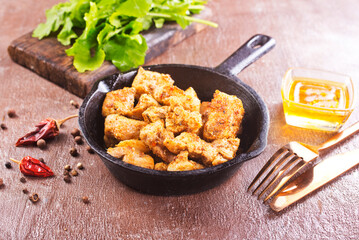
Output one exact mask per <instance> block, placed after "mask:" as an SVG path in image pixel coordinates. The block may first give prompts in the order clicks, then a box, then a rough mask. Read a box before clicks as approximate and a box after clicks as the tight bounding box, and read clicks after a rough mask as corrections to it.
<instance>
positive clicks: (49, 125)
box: [15, 115, 78, 147]
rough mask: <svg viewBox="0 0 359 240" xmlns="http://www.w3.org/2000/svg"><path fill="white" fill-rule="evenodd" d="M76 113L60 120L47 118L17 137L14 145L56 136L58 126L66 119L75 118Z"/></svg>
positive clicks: (58, 131)
mask: <svg viewBox="0 0 359 240" xmlns="http://www.w3.org/2000/svg"><path fill="white" fill-rule="evenodd" d="M77 116H78V115H72V116H69V117H67V118H64V119H61V120H55V119H52V118H47V119H45V120H42V121H41V122H40V123H38V124H37V125H35V127H36V129H35V130H34V131H32V132H29V133H27V134H26V135H25V136H23V137H21V138H19V139H18V140H17V142H16V144H15V146H16V147H20V146H26V145H34V144H36V143H37V141H38V140H40V139H44V140H45V139H49V138H53V137H56V136H57V135H59V133H60V126H61V124H63V123H64V122H66V121H67V120H69V119H71V118H75V117H77Z"/></svg>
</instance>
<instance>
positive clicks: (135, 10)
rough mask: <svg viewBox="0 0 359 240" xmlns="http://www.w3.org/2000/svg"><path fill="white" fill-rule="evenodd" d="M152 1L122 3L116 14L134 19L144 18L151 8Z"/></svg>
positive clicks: (129, 0) (138, 0) (141, 0)
mask: <svg viewBox="0 0 359 240" xmlns="http://www.w3.org/2000/svg"><path fill="white" fill-rule="evenodd" d="M151 4H152V0H127V1H125V2H124V3H122V4H121V5H120V6H119V8H118V9H116V14H117V15H118V16H119V15H126V16H132V17H144V16H146V14H147V13H148V11H149V10H150V8H151Z"/></svg>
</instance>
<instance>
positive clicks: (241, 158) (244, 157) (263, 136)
mask: <svg viewBox="0 0 359 240" xmlns="http://www.w3.org/2000/svg"><path fill="white" fill-rule="evenodd" d="M142 67H143V68H144V69H146V70H150V69H152V68H154V69H156V68H165V67H177V68H191V69H199V70H204V71H208V72H211V73H214V74H217V75H219V76H220V77H221V78H227V79H228V80H230V81H231V82H233V84H235V85H242V87H243V88H245V90H247V91H248V92H249V93H250V94H251V95H252V96H253V99H254V100H255V101H256V102H257V104H258V106H259V107H260V109H261V112H262V113H263V128H262V129H261V131H260V132H259V135H258V138H256V139H255V140H254V141H253V143H252V145H251V146H253V144H254V143H255V142H256V141H257V140H261V142H260V145H259V147H258V148H257V149H256V150H254V151H250V152H248V153H241V154H239V155H237V156H236V157H234V158H233V159H231V160H228V161H227V162H224V163H222V164H219V165H217V166H211V167H205V168H204V169H199V170H191V171H174V172H168V171H158V170H154V169H147V168H142V167H138V166H135V165H133V164H129V163H126V162H123V161H121V160H119V159H118V158H115V157H113V156H111V155H110V154H108V153H107V151H105V148H103V147H101V145H100V144H98V142H97V141H95V140H94V139H93V138H91V136H90V134H89V133H88V131H87V128H86V127H85V110H86V108H87V106H88V103H89V102H90V100H91V99H92V97H93V95H94V94H95V93H96V92H97V91H98V85H99V83H100V82H106V81H110V78H111V77H114V76H116V80H115V81H114V82H113V83H111V87H112V86H113V85H114V84H115V83H116V82H117V81H118V78H119V77H120V76H121V75H125V74H129V73H134V72H137V71H138V68H134V69H131V70H129V71H127V72H124V73H117V74H113V75H110V76H107V77H105V78H103V79H101V80H98V81H97V82H96V83H95V84H94V85H93V87H92V88H91V90H90V92H89V93H88V94H87V95H86V97H85V98H84V100H83V102H82V104H81V107H80V109H79V118H78V123H79V126H80V129H81V132H82V133H83V135H84V138H85V140H86V142H87V143H88V145H89V146H90V147H91V148H92V149H93V150H94V151H95V152H96V153H97V154H98V155H99V156H100V157H101V159H102V161H103V160H107V161H110V162H111V163H112V164H115V165H118V166H119V167H123V168H125V169H126V170H129V171H132V172H137V173H141V174H146V175H152V176H158V177H169V178H182V177H186V176H201V175H207V174H211V173H214V172H220V171H222V170H225V169H227V168H230V167H234V166H235V165H237V164H241V163H243V162H245V161H248V160H250V159H253V158H255V157H257V156H258V155H260V154H261V153H262V152H263V151H264V149H265V147H266V146H267V137H268V131H269V121H270V119H269V111H268V108H267V105H266V104H265V102H264V101H263V99H262V97H261V96H259V94H258V93H257V92H256V91H255V90H254V89H253V88H252V87H250V86H249V85H247V84H246V83H244V82H242V81H241V80H240V79H239V78H238V77H237V76H235V75H232V74H228V75H227V74H224V73H221V72H219V71H217V70H216V69H215V68H209V67H203V66H198V65H190V64H155V65H147V66H142ZM101 106H102V105H101ZM105 165H106V164H105Z"/></svg>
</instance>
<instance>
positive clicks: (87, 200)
mask: <svg viewBox="0 0 359 240" xmlns="http://www.w3.org/2000/svg"><path fill="white" fill-rule="evenodd" d="M82 201H83V202H84V203H85V204H88V203H90V200H89V198H88V197H86V196H84V197H82Z"/></svg>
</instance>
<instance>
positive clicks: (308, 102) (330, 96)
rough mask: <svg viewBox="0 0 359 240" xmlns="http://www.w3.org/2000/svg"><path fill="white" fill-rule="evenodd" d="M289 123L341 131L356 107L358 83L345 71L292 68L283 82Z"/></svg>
mask: <svg viewBox="0 0 359 240" xmlns="http://www.w3.org/2000/svg"><path fill="white" fill-rule="evenodd" d="M281 92H282V99H283V110H284V115H285V119H286V122H287V124H289V125H292V126H296V127H304V128H310V129H316V130H326V131H338V130H339V129H340V127H341V126H342V125H343V124H344V123H345V121H346V120H347V119H348V117H349V116H350V114H351V113H352V111H353V109H354V102H355V100H354V85H353V82H352V81H351V78H350V77H348V76H345V75H341V74H336V73H331V72H325V71H320V70H311V69H303V68H290V69H289V70H288V71H287V72H286V74H285V76H284V78H283V82H282V89H281Z"/></svg>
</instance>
